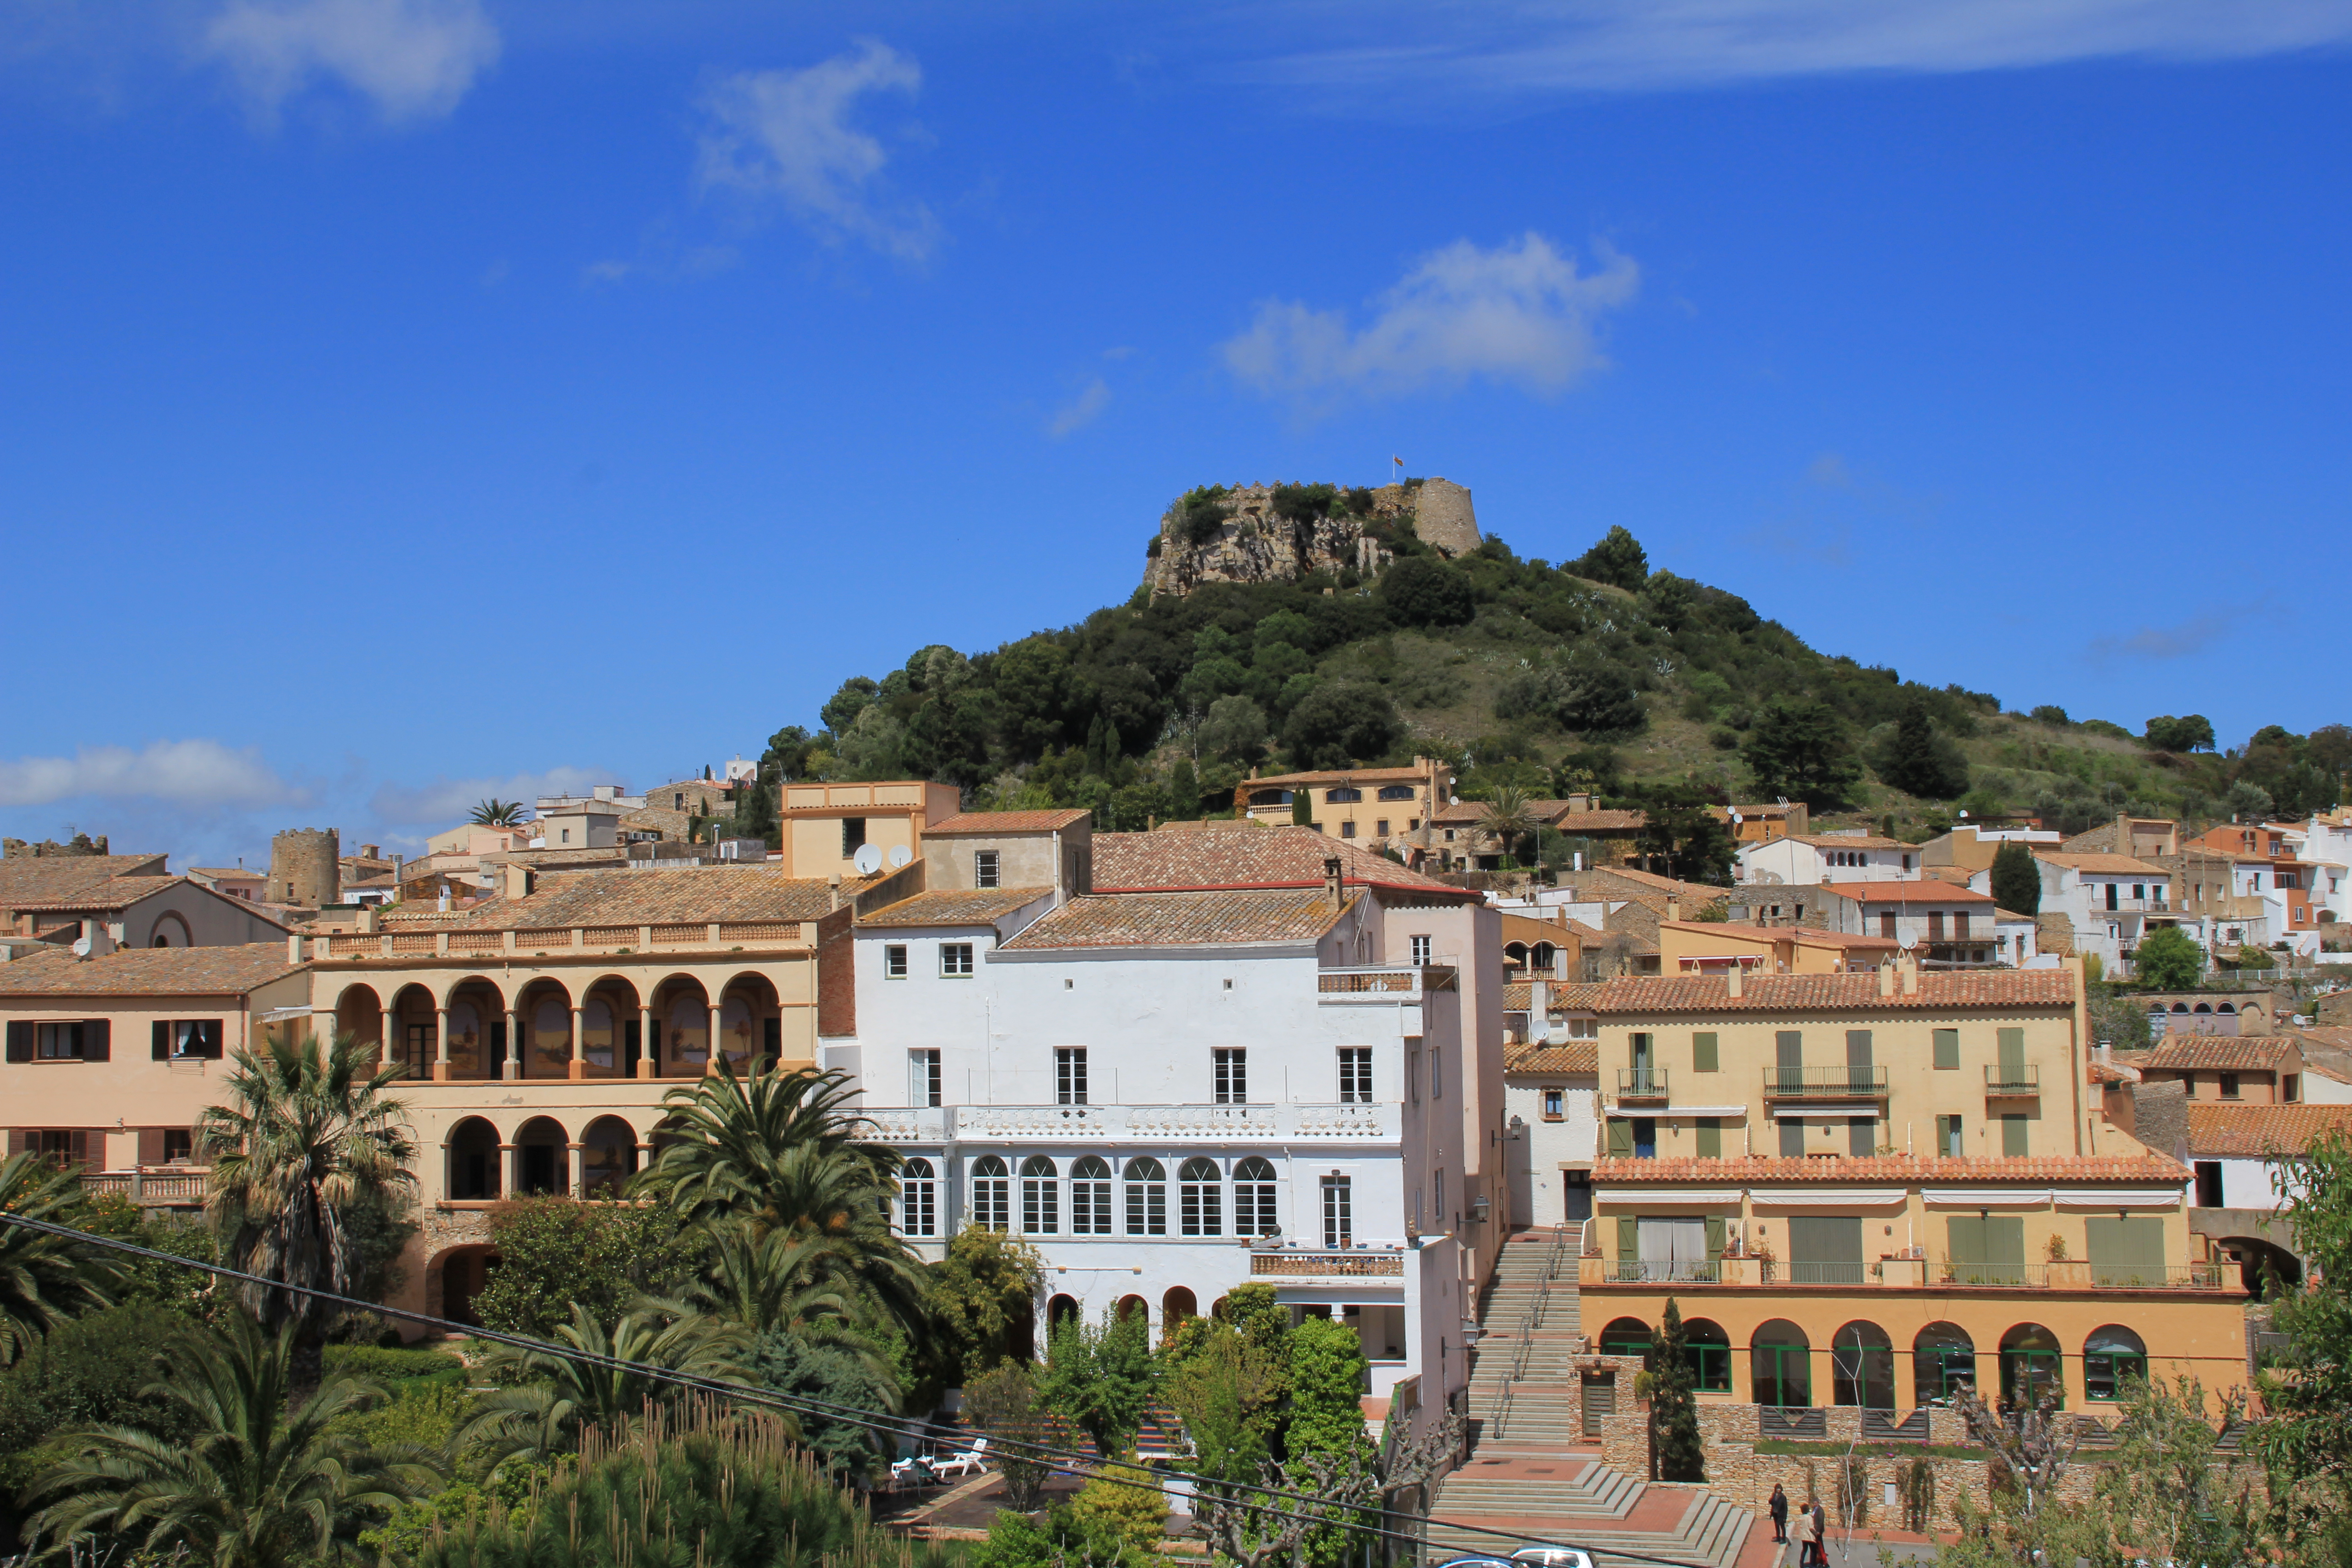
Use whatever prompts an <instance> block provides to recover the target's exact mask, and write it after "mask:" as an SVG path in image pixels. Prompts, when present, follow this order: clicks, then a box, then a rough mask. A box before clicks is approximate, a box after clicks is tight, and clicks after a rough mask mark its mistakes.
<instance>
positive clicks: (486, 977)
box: [440, 972, 558, 1012]
mask: <svg viewBox="0 0 2352 1568" xmlns="http://www.w3.org/2000/svg"><path fill="white" fill-rule="evenodd" d="M548 984H551V985H555V984H558V983H557V982H555V981H552V980H551V981H549V982H548ZM468 987H471V988H473V989H475V990H478V991H487V992H488V993H489V994H490V999H491V1001H492V1003H493V1004H495V1005H496V1006H497V1007H498V1009H499V1011H500V1012H504V1011H505V1010H506V1005H507V991H506V987H505V986H503V985H501V984H499V982H498V977H497V976H496V975H491V974H483V973H479V972H476V973H472V974H460V975H459V976H457V979H455V980H452V981H451V982H449V984H448V986H447V988H446V989H445V990H444V991H443V992H442V993H441V998H440V1005H442V1006H444V1007H446V1006H448V1005H450V1004H451V1003H452V1002H455V1001H456V1000H457V993H459V992H460V991H464V990H466V989H467V988H468Z"/></svg>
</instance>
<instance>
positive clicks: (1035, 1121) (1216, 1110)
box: [861, 1103, 1401, 1143]
mask: <svg viewBox="0 0 2352 1568" xmlns="http://www.w3.org/2000/svg"><path fill="white" fill-rule="evenodd" d="M861 1114H862V1115H863V1116H864V1117H865V1118H866V1121H868V1122H869V1123H871V1125H870V1126H869V1127H867V1128H866V1129H865V1130H864V1131H863V1132H862V1134H861V1135H862V1136H864V1137H867V1138H871V1139H874V1140H875V1141H876V1142H883V1143H944V1142H947V1141H948V1140H950V1139H951V1138H961V1139H982V1140H985V1139H1001V1140H1003V1141H1004V1142H1012V1143H1041V1142H1045V1143H1097V1142H1100V1143H1109V1142H1120V1141H1129V1142H1156V1143H1230V1142H1257V1141H1261V1140H1263V1141H1265V1142H1284V1141H1286V1140H1291V1141H1297V1142H1310V1143H1316V1142H1323V1143H1328V1142H1362V1143H1393V1142H1396V1141H1397V1139H1398V1138H1399V1136H1400V1135H1401V1133H1400V1128H1401V1123H1400V1121H1399V1119H1398V1107H1396V1106H1395V1105H1392V1104H1381V1103H1373V1104H1353V1105H1288V1104H1284V1105H934V1106H928V1107H923V1108H920V1109H917V1110H867V1111H864V1112H861Z"/></svg>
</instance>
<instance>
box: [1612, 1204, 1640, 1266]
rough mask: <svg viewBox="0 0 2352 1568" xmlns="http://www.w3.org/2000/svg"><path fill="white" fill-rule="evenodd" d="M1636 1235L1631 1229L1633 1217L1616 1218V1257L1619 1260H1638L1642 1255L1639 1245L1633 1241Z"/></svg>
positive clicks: (1626, 1215)
mask: <svg viewBox="0 0 2352 1568" xmlns="http://www.w3.org/2000/svg"><path fill="white" fill-rule="evenodd" d="M1636 1235H1637V1233H1636V1231H1635V1230H1634V1228H1633V1215H1629V1214H1621V1215H1618V1216H1617V1256H1618V1257H1619V1258H1639V1257H1640V1256H1641V1255H1642V1247H1641V1244H1640V1242H1639V1241H1637V1240H1636V1239H1635V1237H1636Z"/></svg>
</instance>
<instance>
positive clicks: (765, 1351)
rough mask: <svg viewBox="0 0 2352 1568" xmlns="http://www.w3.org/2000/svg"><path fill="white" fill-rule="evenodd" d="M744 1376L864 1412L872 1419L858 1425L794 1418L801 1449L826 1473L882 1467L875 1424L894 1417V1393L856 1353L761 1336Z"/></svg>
mask: <svg viewBox="0 0 2352 1568" xmlns="http://www.w3.org/2000/svg"><path fill="white" fill-rule="evenodd" d="M747 1371H748V1372H749V1373H750V1376H751V1381H752V1382H754V1383H756V1384H759V1385H760V1386H761V1387H762V1388H766V1389H770V1390H772V1391H773V1392H774V1393H777V1394H788V1395H791V1396H793V1397H794V1398H798V1399H805V1400H811V1401H814V1402H815V1403H817V1404H820V1405H836V1406H841V1407H844V1408H846V1409H851V1410H862V1411H865V1412H866V1413H867V1415H869V1416H870V1417H871V1421H870V1422H868V1423H864V1424H861V1423H859V1422H857V1421H856V1420H854V1419H851V1418H849V1417H846V1416H836V1415H825V1414H823V1413H822V1412H818V1411H813V1410H803V1411H798V1412H795V1413H794V1415H793V1420H794V1422H795V1424H796V1425H797V1426H799V1427H800V1437H801V1443H802V1445H803V1447H806V1448H807V1449H808V1451H809V1452H810V1453H811V1454H814V1456H815V1457H816V1460H817V1462H818V1463H819V1464H820V1465H823V1466H824V1468H825V1469H827V1470H829V1471H833V1472H835V1473H838V1474H847V1475H853V1476H860V1477H864V1476H869V1475H871V1474H872V1473H873V1472H874V1471H875V1470H877V1468H880V1467H881V1465H882V1464H883V1463H884V1462H885V1460H886V1458H887V1448H886V1445H885V1443H884V1440H883V1435H882V1433H881V1431H880V1430H879V1428H878V1427H877V1426H876V1425H874V1424H873V1423H878V1422H880V1421H883V1420H886V1419H887V1418H888V1417H889V1416H890V1415H895V1414H896V1413H897V1411H898V1388H897V1385H896V1384H895V1382H892V1381H886V1377H885V1375H883V1374H877V1372H876V1371H875V1369H874V1368H873V1367H872V1366H870V1365H869V1364H867V1363H866V1361H865V1360H864V1359H862V1358H861V1357H859V1356H858V1355H856V1353H855V1352H851V1351H849V1350H846V1349H844V1348H843V1347H841V1346H839V1345H830V1344H818V1343H814V1342H810V1341H809V1340H807V1339H804V1338H803V1337H802V1336H801V1335H799V1334H795V1333H791V1332H777V1333H769V1334H762V1335H761V1336H760V1339H759V1341H758V1342H757V1343H756V1344H755V1345H754V1346H753V1348H752V1352H751V1359H750V1361H749V1363H748V1364H747Z"/></svg>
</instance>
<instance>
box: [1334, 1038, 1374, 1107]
mask: <svg viewBox="0 0 2352 1568" xmlns="http://www.w3.org/2000/svg"><path fill="white" fill-rule="evenodd" d="M1371 1102H1372V1047H1370V1046H1348V1047H1342V1049H1341V1050H1340V1052H1339V1103H1340V1104H1342V1105H1370V1103H1371Z"/></svg>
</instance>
